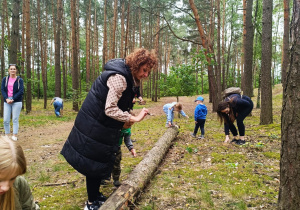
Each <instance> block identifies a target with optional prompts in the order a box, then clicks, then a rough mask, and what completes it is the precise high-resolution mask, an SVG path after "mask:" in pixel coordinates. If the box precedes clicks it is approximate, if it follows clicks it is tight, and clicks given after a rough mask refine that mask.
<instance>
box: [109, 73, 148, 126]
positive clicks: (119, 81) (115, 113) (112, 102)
mask: <svg viewBox="0 0 300 210" xmlns="http://www.w3.org/2000/svg"><path fill="white" fill-rule="evenodd" d="M107 86H108V88H109V90H108V94H107V98H106V104H105V114H106V115H107V116H109V117H111V118H113V119H115V120H118V121H121V122H130V123H134V122H140V121H141V120H143V119H144V117H145V116H146V115H147V113H148V109H145V108H143V109H142V111H141V112H140V113H139V114H138V115H137V116H132V115H131V114H130V113H128V112H127V111H126V112H123V111H122V110H121V109H120V108H119V107H118V101H119V100H120V98H121V97H122V93H123V92H124V90H126V88H127V83H126V79H125V77H124V76H122V75H119V74H116V75H113V76H110V77H109V79H108V80H107Z"/></svg>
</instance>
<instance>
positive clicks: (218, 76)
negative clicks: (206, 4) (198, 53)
mask: <svg viewBox="0 0 300 210" xmlns="http://www.w3.org/2000/svg"><path fill="white" fill-rule="evenodd" d="M216 6H217V19H218V22H217V28H218V30H217V34H218V35H217V66H216V67H217V68H216V81H217V89H218V94H220V95H219V96H218V98H221V92H222V84H221V14H220V0H217V1H216Z"/></svg>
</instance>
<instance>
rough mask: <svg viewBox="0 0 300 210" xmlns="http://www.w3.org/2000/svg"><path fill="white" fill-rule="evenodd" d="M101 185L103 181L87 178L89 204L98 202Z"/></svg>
mask: <svg viewBox="0 0 300 210" xmlns="http://www.w3.org/2000/svg"><path fill="white" fill-rule="evenodd" d="M100 183H101V179H98V178H89V177H86V190H87V194H88V199H89V202H94V201H95V200H97V197H98V196H99V195H100V192H99V188H100Z"/></svg>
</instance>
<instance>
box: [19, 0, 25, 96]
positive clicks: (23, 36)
mask: <svg viewBox="0 0 300 210" xmlns="http://www.w3.org/2000/svg"><path fill="white" fill-rule="evenodd" d="M22 14H23V16H22V61H21V69H20V70H19V71H20V74H21V75H24V69H25V62H24V61H25V27H26V26H25V22H26V21H25V16H26V15H25V2H23V4H22ZM25 97H26V94H25Z"/></svg>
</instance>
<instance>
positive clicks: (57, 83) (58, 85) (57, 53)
mask: <svg viewBox="0 0 300 210" xmlns="http://www.w3.org/2000/svg"><path fill="white" fill-rule="evenodd" d="M61 1H62V0H57V19H56V21H55V22H56V31H55V32H54V33H55V34H56V35H55V36H54V37H55V96H57V97H61V69H60V31H61V19H62V10H63V8H62V2H61Z"/></svg>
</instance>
